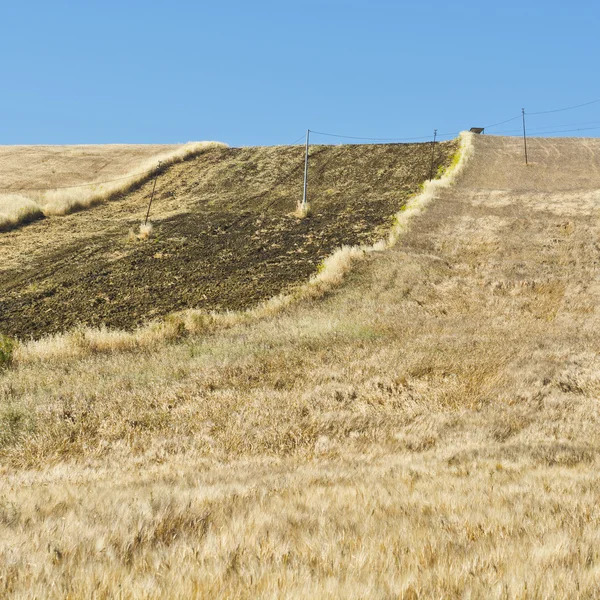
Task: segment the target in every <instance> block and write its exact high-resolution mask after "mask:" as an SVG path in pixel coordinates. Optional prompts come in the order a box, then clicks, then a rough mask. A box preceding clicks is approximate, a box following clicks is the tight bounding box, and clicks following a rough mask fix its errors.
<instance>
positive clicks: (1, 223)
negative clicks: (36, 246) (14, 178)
mask: <svg viewBox="0 0 600 600" xmlns="http://www.w3.org/2000/svg"><path fill="white" fill-rule="evenodd" d="M43 216H44V213H43V212H42V209H41V207H40V206H39V205H38V204H37V202H35V201H34V200H32V199H31V198H27V197H25V196H22V195H20V194H4V195H0V231H7V230H9V229H12V228H14V227H17V226H18V225H21V224H23V223H30V222H31V221H35V220H36V219H41V218H42V217H43Z"/></svg>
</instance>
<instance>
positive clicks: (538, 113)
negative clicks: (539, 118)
mask: <svg viewBox="0 0 600 600" xmlns="http://www.w3.org/2000/svg"><path fill="white" fill-rule="evenodd" d="M598 102H600V98H598V99H596V100H591V101H590V102H584V103H583V104H576V105H575V106H566V107H565V108H555V109H554V110H541V111H538V112H531V113H530V112H528V113H527V115H528V116H531V115H547V114H550V113H557V112H563V111H565V110H574V109H575V108H582V107H583V106H589V105H590V104H596V103H598Z"/></svg>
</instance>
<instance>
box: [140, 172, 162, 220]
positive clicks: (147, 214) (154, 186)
mask: <svg viewBox="0 0 600 600" xmlns="http://www.w3.org/2000/svg"><path fill="white" fill-rule="evenodd" d="M161 164H162V160H159V161H158V167H157V168H156V174H155V175H154V185H153V186H152V194H151V195H150V203H149V204H148V212H146V220H145V221H144V225H146V224H147V223H148V217H149V216H150V207H151V206H152V200H153V199H154V190H155V189H156V180H157V179H158V174H159V173H160V165H161Z"/></svg>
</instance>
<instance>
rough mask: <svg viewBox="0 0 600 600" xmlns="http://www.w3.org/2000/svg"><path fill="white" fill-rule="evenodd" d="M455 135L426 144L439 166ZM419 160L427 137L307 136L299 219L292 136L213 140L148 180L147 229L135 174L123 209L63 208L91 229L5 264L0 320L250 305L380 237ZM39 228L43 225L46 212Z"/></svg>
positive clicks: (131, 322)
mask: <svg viewBox="0 0 600 600" xmlns="http://www.w3.org/2000/svg"><path fill="white" fill-rule="evenodd" d="M456 148H457V145H456V142H447V143H443V144H439V145H438V146H437V150H436V169H437V167H438V166H439V165H442V164H444V165H447V164H448V163H449V161H450V159H451V156H452V154H453V153H454V152H455V150H456ZM430 160H431V146H430V145H429V144H402V145H396V144H393V145H377V146H365V145H362V146H339V147H335V146H316V147H313V148H312V150H311V167H310V198H309V200H310V203H311V207H312V214H311V215H310V216H309V217H306V218H304V219H302V220H300V219H297V218H295V217H294V216H293V215H292V214H291V213H292V212H293V210H294V207H295V203H296V201H297V199H298V196H299V195H300V194H301V189H302V168H303V163H302V149H301V148H289V147H285V148H284V147H282V148H243V149H223V150H221V149H218V150H214V151H211V152H208V153H206V154H204V155H201V156H198V157H196V158H195V159H192V160H190V161H187V162H185V163H182V164H180V165H175V166H173V167H172V168H170V169H169V170H168V171H167V172H166V173H164V174H163V175H162V176H161V179H160V180H159V186H158V188H157V189H159V190H160V191H159V193H158V196H157V197H156V199H155V202H156V206H157V208H156V211H157V212H156V213H155V218H154V219H153V223H154V232H153V235H152V237H151V238H150V239H148V240H146V241H142V242H139V241H131V240H130V239H128V236H127V232H128V230H129V229H130V228H133V227H137V226H138V225H139V213H140V211H143V207H144V205H145V202H146V200H147V187H144V188H142V189H140V190H136V191H135V192H132V194H133V195H135V194H137V196H136V197H135V198H133V200H136V199H138V197H139V202H137V203H135V206H136V207H137V208H136V209H135V210H132V211H131V213H127V212H125V211H124V210H123V206H124V205H121V207H120V208H119V206H120V202H122V201H123V200H126V198H121V199H118V200H115V201H113V202H111V203H109V204H107V205H104V206H102V207H97V208H94V209H91V210H89V211H86V212H84V213H80V214H79V215H74V216H72V217H70V218H72V219H74V218H76V219H79V221H77V226H78V227H81V226H83V225H85V224H84V223H83V222H82V220H85V221H86V222H87V221H89V236H87V237H85V239H83V240H82V239H78V240H77V241H75V242H72V243H69V242H66V243H63V244H62V245H60V246H59V247H54V248H53V249H52V251H51V252H50V253H48V254H47V255H45V256H38V257H37V258H36V259H35V260H33V261H31V260H30V261H26V262H25V261H24V263H23V268H21V269H11V270H9V271H4V272H2V274H1V281H0V332H2V333H5V334H7V335H10V336H15V337H19V338H28V337H39V336H42V335H45V334H50V333H57V332H61V331H65V330H67V329H70V328H72V327H74V326H76V325H78V324H84V325H91V326H97V325H102V324H104V325H106V326H108V327H113V328H124V329H130V328H133V327H135V326H136V325H139V324H141V323H142V322H144V321H147V320H149V319H153V318H156V317H161V316H164V315H166V314H168V313H170V312H173V311H176V310H180V309H184V308H204V309H207V310H212V309H221V310H222V309H234V310H235V309H244V308H248V307H251V306H253V305H255V304H257V303H258V302H259V301H261V300H265V299H267V298H269V297H271V296H273V295H275V294H278V293H280V292H282V291H284V290H285V289H288V288H289V287H290V286H292V285H294V284H297V283H299V282H302V281H305V280H306V279H307V278H308V277H309V276H310V275H311V274H312V273H314V272H315V271H316V268H317V265H318V264H319V263H320V262H321V261H322V260H323V259H324V258H325V257H326V256H328V255H329V254H331V253H332V252H333V251H334V250H335V249H336V248H338V247H340V246H341V245H343V244H361V243H372V242H374V241H376V240H378V239H380V238H381V237H383V236H384V235H385V232H386V230H387V229H388V228H389V227H390V225H391V218H392V217H393V215H394V214H395V213H396V212H397V211H398V210H399V209H400V207H401V206H402V205H403V203H405V202H406V200H407V199H408V197H409V196H410V195H411V194H413V193H415V192H417V191H418V188H419V184H420V183H422V182H423V181H424V180H425V179H426V178H427V176H428V174H429V169H430ZM174 202H176V203H177V207H179V211H173V210H171V211H170V213H167V214H165V215H164V216H161V214H160V207H161V203H162V204H163V205H166V204H167V203H170V204H171V205H172V204H173V203H174ZM111 211H112V213H111ZM115 213H116V214H118V215H119V216H121V213H122V219H121V220H119V219H115ZM157 214H158V218H157V217H156V215H157ZM109 217H110V219H109ZM35 226H36V224H33V225H31V226H29V227H31V228H33V227H35ZM44 227H45V229H44V230H43V234H44V235H52V225H51V224H45V225H44ZM25 229H28V228H24V230H23V231H24V232H25ZM41 232H42V230H40V233H41ZM32 233H34V230H30V231H29V233H28V234H27V235H32ZM17 235H26V234H25V233H23V234H21V233H20V232H19V234H17ZM15 239H16V240H17V242H18V238H17V237H15Z"/></svg>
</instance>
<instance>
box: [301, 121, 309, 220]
mask: <svg viewBox="0 0 600 600" xmlns="http://www.w3.org/2000/svg"><path fill="white" fill-rule="evenodd" d="M309 138H310V129H307V130H306V154H305V156H304V194H303V196H302V209H303V210H306V202H307V198H306V196H307V192H308V144H309Z"/></svg>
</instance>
